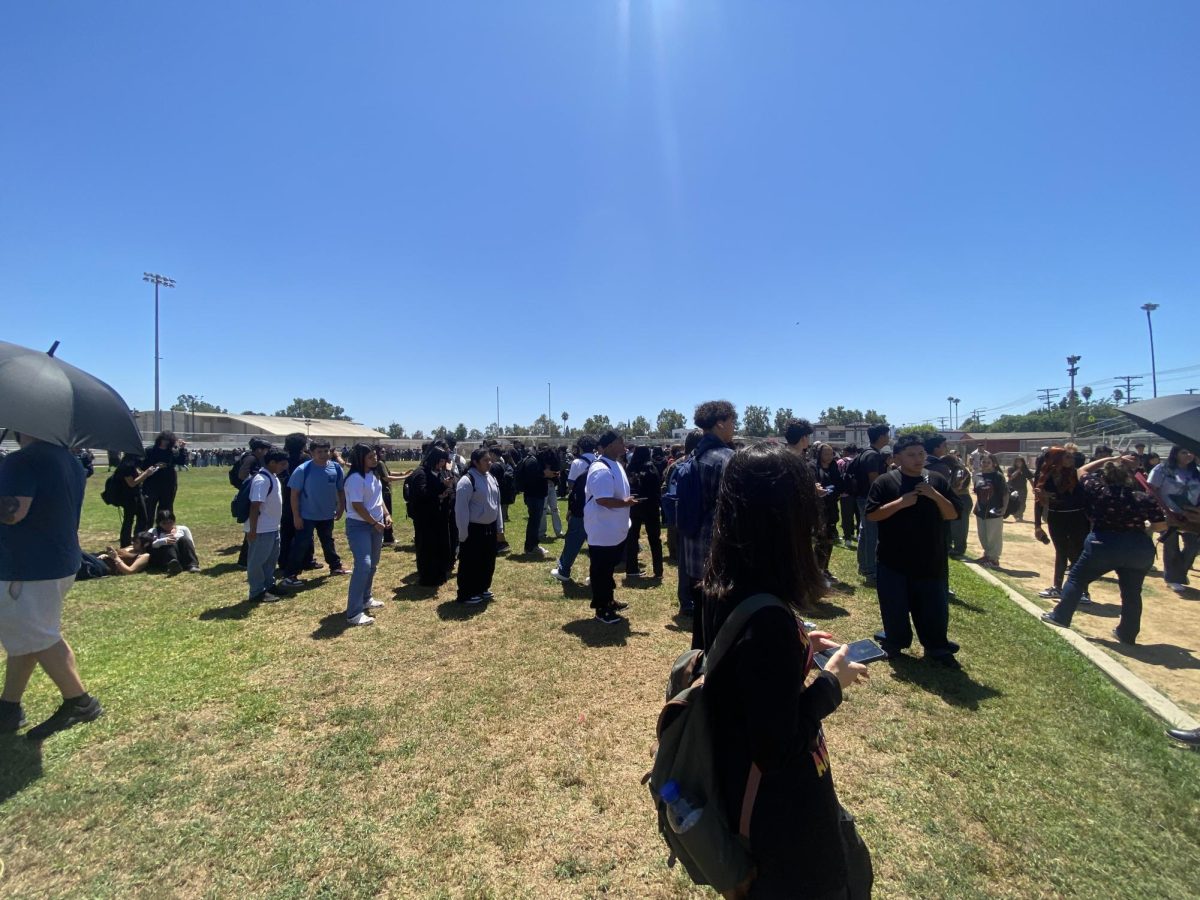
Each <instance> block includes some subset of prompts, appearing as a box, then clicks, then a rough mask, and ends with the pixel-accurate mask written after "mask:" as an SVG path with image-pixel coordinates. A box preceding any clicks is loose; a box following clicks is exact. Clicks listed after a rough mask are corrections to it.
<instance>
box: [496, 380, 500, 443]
mask: <svg viewBox="0 0 1200 900" xmlns="http://www.w3.org/2000/svg"><path fill="white" fill-rule="evenodd" d="M499 437H500V385H496V438H497V439H499Z"/></svg>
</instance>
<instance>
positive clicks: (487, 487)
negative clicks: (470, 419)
mask: <svg viewBox="0 0 1200 900" xmlns="http://www.w3.org/2000/svg"><path fill="white" fill-rule="evenodd" d="M491 468H492V454H491V453H490V452H489V451H488V450H487V449H486V448H484V447H479V448H477V449H475V450H472V451H471V467H470V468H469V469H467V472H466V474H465V475H463V476H462V477H461V478H460V479H459V480H458V484H457V485H456V486H455V489H454V521H455V525H456V527H457V528H458V602H459V603H464V604H467V605H475V604H479V603H483V602H485V601H487V600H491V599H492V598H493V594H492V576H493V575H494V574H495V572H496V539H497V535H500V534H503V533H504V521H503V518H502V516H501V515H500V484H499V482H497V481H496V479H495V478H493V477H492V475H491Z"/></svg>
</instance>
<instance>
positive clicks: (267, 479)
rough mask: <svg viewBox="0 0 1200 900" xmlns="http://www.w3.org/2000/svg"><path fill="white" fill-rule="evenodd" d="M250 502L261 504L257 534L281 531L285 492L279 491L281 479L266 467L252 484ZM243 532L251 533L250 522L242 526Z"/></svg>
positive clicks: (256, 475)
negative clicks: (280, 523) (280, 524)
mask: <svg viewBox="0 0 1200 900" xmlns="http://www.w3.org/2000/svg"><path fill="white" fill-rule="evenodd" d="M250 502H251V503H261V504H262V506H261V507H259V510H258V528H257V529H255V534H269V533H270V532H272V531H278V530H279V520H280V519H282V518H283V492H282V491H280V490H279V479H278V478H276V477H275V476H274V475H272V474H271V473H270V472H269V471H268V470H267V469H266V467H263V468H261V469H259V470H258V472H256V473H255V475H254V480H253V481H252V482H250ZM242 531H244V532H246V533H247V534H249V533H250V520H249V519H247V520H246V522H245V524H244V525H242Z"/></svg>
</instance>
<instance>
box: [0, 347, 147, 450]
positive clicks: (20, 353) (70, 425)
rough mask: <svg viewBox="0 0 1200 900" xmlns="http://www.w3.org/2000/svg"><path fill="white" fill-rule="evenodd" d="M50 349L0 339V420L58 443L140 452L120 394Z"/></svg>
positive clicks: (137, 436) (138, 439)
mask: <svg viewBox="0 0 1200 900" xmlns="http://www.w3.org/2000/svg"><path fill="white" fill-rule="evenodd" d="M57 346H58V344H57V343H56V344H55V345H54V347H57ZM53 352H54V348H51V350H50V353H44V352H42V351H40V350H30V349H29V348H28V347H20V346H18V345H17V344H9V343H6V342H4V341H0V426H3V427H4V428H6V429H12V430H14V431H19V432H21V433H22V434H28V435H30V436H32V437H36V438H39V439H40V440H43V441H48V442H50V443H52V444H61V445H62V446H64V447H93V448H97V449H103V450H124V451H126V452H128V453H138V454H140V453H142V452H144V451H143V447H142V436H141V434H139V433H138V429H137V424H136V423H135V422H134V420H133V414H132V413H130V412H129V406H128V404H126V403H125V401H124V400H122V399H121V395H120V394H118V393H117V392H116V391H114V390H113V389H112V388H111V387H109V386H108V385H107V384H105V383H104V382H103V381H101V380H100V379H98V378H95V377H93V376H91V375H89V374H88V373H87V372H84V371H83V370H82V369H77V368H75V367H74V366H72V365H70V364H69V363H65V362H63V361H62V360H60V359H55V358H54V357H53V356H51V354H52V353H53Z"/></svg>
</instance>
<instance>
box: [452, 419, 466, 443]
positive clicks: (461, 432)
mask: <svg viewBox="0 0 1200 900" xmlns="http://www.w3.org/2000/svg"><path fill="white" fill-rule="evenodd" d="M467 434H468V432H467V426H466V425H464V424H463V423H462V422H459V423H458V426H457V427H456V428H455V429H454V439H455V440H456V441H465V440H466V439H467Z"/></svg>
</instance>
